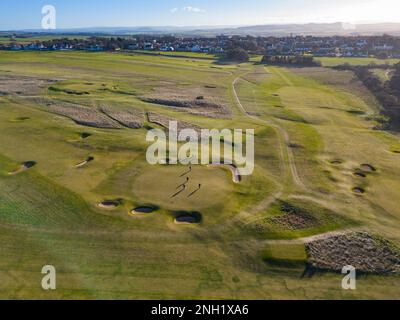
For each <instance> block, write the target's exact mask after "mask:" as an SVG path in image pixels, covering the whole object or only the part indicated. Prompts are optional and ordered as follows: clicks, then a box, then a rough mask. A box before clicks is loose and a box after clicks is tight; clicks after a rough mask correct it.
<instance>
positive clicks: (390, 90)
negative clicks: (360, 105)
mask: <svg viewBox="0 0 400 320" xmlns="http://www.w3.org/2000/svg"><path fill="white" fill-rule="evenodd" d="M372 67H373V66H372ZM390 68H392V69H393V76H392V77H391V79H390V80H388V81H386V82H385V81H382V80H381V79H379V78H378V77H377V76H376V75H375V74H374V73H372V72H371V66H350V65H342V66H338V67H336V68H335V69H339V70H351V71H353V72H354V73H355V74H356V76H357V77H358V78H359V79H360V80H361V81H362V82H363V84H364V85H365V86H366V87H367V88H368V89H369V90H370V91H371V92H372V93H373V94H374V96H375V97H376V98H377V100H378V101H379V103H380V104H381V106H382V108H383V109H382V114H383V115H384V116H386V117H387V118H388V123H387V124H386V127H387V128H388V129H391V130H395V131H400V63H398V64H397V65H395V66H390Z"/></svg>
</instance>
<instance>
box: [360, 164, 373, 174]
mask: <svg viewBox="0 0 400 320" xmlns="http://www.w3.org/2000/svg"><path fill="white" fill-rule="evenodd" d="M360 168H361V170H362V171H364V172H367V173H372V172H375V171H376V168H375V167H374V166H372V165H370V164H366V163H364V164H362V165H361V166H360Z"/></svg>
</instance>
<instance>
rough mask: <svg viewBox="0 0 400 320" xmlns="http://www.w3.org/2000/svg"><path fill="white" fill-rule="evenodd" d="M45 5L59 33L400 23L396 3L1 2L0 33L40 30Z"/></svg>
mask: <svg viewBox="0 0 400 320" xmlns="http://www.w3.org/2000/svg"><path fill="white" fill-rule="evenodd" d="M44 5H53V6H55V8H56V10H57V28H58V29H81V28H137V27H175V28H178V27H191V28H199V27H203V28H204V27H215V28H218V27H239V26H255V25H283V24H309V23H337V22H345V23H351V24H366V23H368V24H375V23H400V16H399V15H398V14H397V12H398V10H396V9H398V8H399V4H398V3H397V1H396V0H353V1H351V3H349V1H346V0H332V1H328V0H322V1H319V2H318V3H315V2H313V1H311V0H304V1H301V0H281V1H277V0H272V1H268V2H266V1H264V0H250V1H247V2H246V3H244V2H242V1H239V0H229V1H228V0H221V1H218V3H215V1H211V0H188V1H182V0H165V1H156V0H149V1H146V2H143V1H128V0H115V1H112V2H110V1H106V0H98V1H94V0H88V1H85V2H84V3H82V2H80V1H78V0H70V1H65V0H52V1H42V0H32V1H29V2H28V3H26V2H25V1H18V0H17V1H15V0H14V1H10V0H3V1H2V3H1V6H0V7H1V8H2V10H0V30H7V31H9V30H27V29H40V26H41V19H42V14H41V9H42V7H43V6H44Z"/></svg>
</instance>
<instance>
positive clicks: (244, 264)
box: [0, 52, 400, 299]
mask: <svg viewBox="0 0 400 320" xmlns="http://www.w3.org/2000/svg"><path fill="white" fill-rule="evenodd" d="M253 59H258V57H253ZM318 72H319V77H317V76H316V74H315V72H314V73H313V72H311V71H310V70H308V69H307V70H306V69H301V72H300V71H299V70H296V69H283V68H267V69H265V68H264V67H262V66H259V65H254V64H252V63H245V64H240V65H236V64H230V65H219V64H216V63H214V61H213V60H211V59H210V60H208V59H195V58H194V57H184V58H177V57H168V56H162V55H160V56H150V55H146V54H141V53H135V54H133V55H130V54H125V53H120V54H115V53H93V54H92V53H82V52H0V74H1V75H2V76H6V75H9V74H12V75H13V76H30V77H37V78H40V79H50V80H54V79H57V80H58V82H56V83H52V84H51V85H49V86H48V88H44V89H43V90H41V91H39V92H38V93H37V95H38V96H39V97H40V96H42V97H46V98H54V99H59V100H63V101H69V102H73V103H80V104H83V105H85V106H88V107H91V108H97V107H98V106H99V105H101V104H107V105H110V106H112V107H113V108H115V109H121V110H127V109H135V110H143V111H152V112H156V113H160V114H163V115H166V116H170V117H173V118H176V119H179V120H182V121H187V122H190V123H193V124H196V125H199V126H201V127H205V128H219V129H221V128H242V129H246V128H250V129H251V128H254V129H255V134H256V150H255V153H256V159H255V163H256V168H255V171H254V174H253V175H252V176H249V177H244V179H243V182H242V183H241V184H237V185H236V184H233V182H232V176H231V175H230V173H229V172H228V171H227V170H223V169H218V168H207V167H204V166H195V167H194V168H193V172H192V173H191V174H190V183H189V185H188V190H187V191H185V192H183V193H182V194H181V195H179V196H177V197H176V198H171V196H172V195H173V193H174V190H176V189H175V188H176V187H177V186H178V185H179V184H181V183H182V182H184V179H185V178H184V177H181V174H182V173H183V172H184V171H185V169H187V168H185V167H182V166H149V165H148V164H147V163H146V161H145V151H146V149H147V147H148V145H149V144H148V143H146V141H145V136H146V133H147V132H146V129H144V128H143V129H138V130H131V129H119V130H105V129H97V128H88V127H83V126H79V125H77V124H76V123H74V122H73V121H71V120H70V119H68V118H66V117H63V116H59V115H55V114H53V113H49V112H48V110H47V108H46V105H39V104H37V103H35V102H33V101H32V100H30V99H29V98H26V97H25V98H24V97H23V96H22V95H19V96H17V95H8V96H2V97H0V155H1V156H0V241H1V242H2V243H3V245H2V250H0V283H1V285H0V297H1V298H5V299H16V298H20V299H33V298H38V299H46V298H49V299H71V298H72V299H284V298H286V299H287V298H290V299H295V298H298V299H330V298H332V299H341V298H346V299H361V298H393V297H396V296H397V295H398V293H399V289H398V288H399V284H400V279H399V277H398V276H394V275H390V276H369V277H367V278H363V279H360V280H359V282H358V290H357V291H356V292H343V290H342V289H341V286H340V283H341V279H342V277H341V275H337V274H329V273H328V274H321V275H316V276H314V277H312V278H301V275H302V273H303V266H304V263H305V260H306V256H305V252H304V245H302V244H299V242H298V241H299V240H297V242H296V241H295V242H293V241H291V240H290V239H298V238H299V237H304V236H313V235H316V234H320V233H321V232H326V231H331V230H332V231H335V230H338V229H346V228H349V227H359V228H362V229H365V230H367V231H371V232H373V233H374V234H380V235H381V236H383V237H385V238H388V239H390V240H393V241H394V242H395V243H399V242H400V237H399V234H398V228H399V217H400V211H399V208H398V201H397V199H398V190H399V189H400V186H399V176H398V169H399V168H398V163H399V161H398V160H399V155H398V154H397V153H395V152H393V151H395V150H397V149H398V146H399V137H398V136H396V135H394V134H391V133H386V132H380V131H376V130H372V128H373V126H374V121H371V120H369V118H368V117H372V116H373V115H375V112H376V106H375V105H373V104H371V103H370V100H367V99H365V97H366V95H365V93H364V91H362V89H361V88H358V87H350V86H349V85H348V83H349V81H350V80H349V79H350V78H349V76H348V74H342V73H338V74H335V75H336V77H332V73H329V72H332V70H330V69H321V70H319V71H318ZM242 75H243V79H241V80H240V81H238V83H237V86H236V90H237V93H238V95H239V98H240V100H241V102H242V104H243V105H244V107H245V108H246V110H247V111H248V112H250V113H251V114H252V115H254V116H255V117H256V118H259V119H261V120H263V121H266V122H260V121H257V120H255V119H254V118H250V117H247V116H246V115H244V114H243V113H242V112H241V111H240V110H239V108H238V106H237V104H236V100H235V98H234V96H233V90H232V86H231V85H232V81H233V80H234V79H235V78H236V77H238V76H242ZM333 78H334V80H335V81H336V82H334V81H327V79H328V80H329V79H333ZM205 86H214V87H216V89H215V90H216V91H215V95H216V96H218V97H220V98H222V99H223V101H225V102H226V104H227V105H228V107H229V108H231V110H232V118H231V119H211V118H207V117H200V116H195V115H192V114H189V113H185V112H179V111H176V110H172V109H170V108H167V107H162V106H156V105H152V104H148V103H145V102H143V101H142V100H141V99H140V97H141V96H142V95H145V94H147V93H150V92H154V89H156V88H163V87H165V88H171V87H173V88H176V90H177V91H180V90H182V91H185V90H190V89H193V88H204V87H205ZM355 88H358V89H355ZM19 90H23V86H21V87H20V88H19ZM185 92H186V91H185ZM80 93H85V94H80ZM366 115H368V117H366ZM268 123H270V125H268ZM277 126H278V127H279V128H281V130H283V131H284V132H286V133H287V134H288V136H289V140H290V142H291V143H292V144H294V145H295V146H297V147H295V148H292V153H293V157H294V162H295V165H296V168H297V171H298V175H299V178H300V179H301V181H302V182H303V184H304V185H305V188H306V189H302V188H300V187H299V186H298V185H296V183H295V181H294V179H293V177H292V173H291V171H290V166H289V163H288V161H289V158H288V156H287V153H286V151H285V150H286V143H285V142H284V141H283V136H282V134H281V133H280V131H279V130H277V129H276V127H277ZM83 133H85V134H86V138H84V139H83V138H82V137H81V136H82V134H83ZM281 148H282V149H281ZM88 156H93V157H94V159H95V160H94V161H92V162H91V163H89V164H88V165H87V166H85V167H84V168H82V169H76V168H75V164H77V163H79V162H80V161H82V160H84V159H86V158H87V157H88ZM334 159H341V160H342V163H341V164H339V165H334V164H332V160H334ZM25 161H36V162H37V165H36V166H35V167H33V168H31V169H30V170H27V171H25V172H22V173H20V174H17V175H9V174H8V173H9V172H11V171H13V170H15V169H16V168H18V167H19V166H20V165H21V163H23V162H25ZM363 163H370V164H372V165H374V166H375V167H376V168H377V172H376V173H374V174H371V175H368V177H367V178H365V179H361V178H357V177H355V176H354V175H353V173H354V170H356V169H357V168H358V167H359V166H360V165H361V164H363ZM199 183H201V184H202V188H201V190H200V191H199V192H198V193H196V194H195V195H194V196H192V197H188V195H189V192H190V191H191V190H192V189H195V188H196V186H197V185H198V184H199ZM360 185H362V186H364V187H365V188H366V190H367V193H366V194H365V195H363V196H356V195H354V194H353V193H352V192H351V189H352V188H353V187H355V186H360ZM273 196H275V197H279V198H281V199H285V201H287V202H289V203H292V204H295V205H296V206H297V207H299V208H302V209H304V210H307V212H310V213H311V214H312V216H314V217H316V218H317V220H318V221H319V224H318V225H317V226H313V227H312V228H307V229H305V230H295V231H293V230H287V229H285V228H284V227H282V226H281V227H280V228H279V227H277V226H276V225H270V224H268V223H266V224H265V226H266V228H264V229H263V232H262V233H261V234H260V233H257V232H254V229H252V228H251V226H253V225H254V224H256V223H260V221H261V222H264V221H265V219H268V218H270V217H272V216H279V215H282V214H284V213H283V212H282V210H281V208H280V207H279V206H278V205H277V203H276V201H274V199H273ZM271 197H272V200H271V201H269V199H270V198H271ZM117 199H118V200H120V202H121V206H120V207H119V208H117V209H115V210H112V211H107V210H101V209H99V208H98V206H97V204H98V203H99V202H101V201H105V200H117ZM142 205H153V206H155V207H157V208H158V210H157V211H156V212H155V213H154V214H151V215H149V216H142V217H134V216H132V215H130V214H129V212H130V210H132V209H133V208H135V207H137V206H142ZM176 211H191V212H192V211H196V212H199V213H200V214H201V215H202V221H201V223H200V224H198V225H183V226H182V225H176V224H175V223H174V219H173V218H174V212H176ZM282 239H286V240H282ZM46 264H52V265H54V266H55V267H56V269H57V274H58V278H57V286H58V289H57V290H56V291H54V292H44V291H43V290H42V289H41V287H40V281H41V274H40V271H41V268H42V267H43V265H46Z"/></svg>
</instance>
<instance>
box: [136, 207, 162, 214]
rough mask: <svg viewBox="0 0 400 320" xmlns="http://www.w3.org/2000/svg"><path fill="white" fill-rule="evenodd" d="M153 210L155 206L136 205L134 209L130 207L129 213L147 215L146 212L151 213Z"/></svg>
mask: <svg viewBox="0 0 400 320" xmlns="http://www.w3.org/2000/svg"><path fill="white" fill-rule="evenodd" d="M154 211H156V208H154V207H146V206H143V207H137V208H135V209H132V211H131V214H133V215H147V214H151V213H153V212H154Z"/></svg>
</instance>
